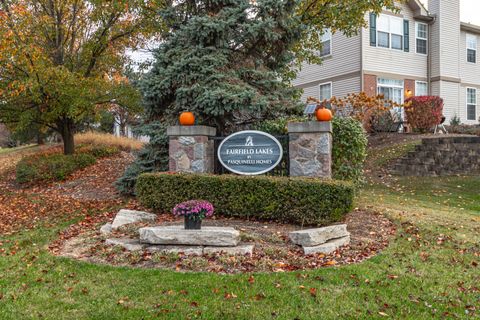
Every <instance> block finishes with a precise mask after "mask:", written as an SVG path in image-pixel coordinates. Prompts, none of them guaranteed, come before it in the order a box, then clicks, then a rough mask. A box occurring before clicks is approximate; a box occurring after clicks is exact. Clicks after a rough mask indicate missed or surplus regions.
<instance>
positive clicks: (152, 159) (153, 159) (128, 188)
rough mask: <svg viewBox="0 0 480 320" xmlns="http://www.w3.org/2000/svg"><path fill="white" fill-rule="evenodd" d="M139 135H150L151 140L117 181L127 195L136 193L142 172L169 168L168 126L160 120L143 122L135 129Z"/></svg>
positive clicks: (119, 187) (117, 184) (117, 185)
mask: <svg viewBox="0 0 480 320" xmlns="http://www.w3.org/2000/svg"><path fill="white" fill-rule="evenodd" d="M135 133H136V134H139V135H144V136H149V137H150V142H149V143H148V144H147V145H146V146H145V147H144V148H143V149H142V150H140V151H139V152H138V154H137V158H136V160H135V162H134V163H133V164H132V165H130V166H129V167H128V168H127V169H126V170H125V173H124V174H123V176H122V177H121V178H120V179H119V180H118V181H117V182H116V187H117V189H118V190H119V191H120V192H121V193H122V194H125V195H134V194H135V184H136V182H137V178H138V176H139V175H140V174H141V173H145V172H156V171H167V170H168V137H167V129H166V126H165V125H163V124H162V123H160V122H152V123H149V124H143V125H142V126H140V127H138V128H136V129H135Z"/></svg>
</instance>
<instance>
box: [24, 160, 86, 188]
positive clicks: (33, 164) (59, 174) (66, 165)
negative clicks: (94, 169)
mask: <svg viewBox="0 0 480 320" xmlns="http://www.w3.org/2000/svg"><path fill="white" fill-rule="evenodd" d="M94 163H95V157H94V156H92V155H90V154H86V153H79V154H73V155H63V154H58V153H55V154H48V155H39V156H32V157H28V158H24V159H22V160H21V161H20V162H19V163H18V164H17V170H16V179H17V182H18V183H30V182H38V181H52V180H53V181H58V180H65V179H66V178H67V177H68V176H69V175H70V174H72V173H73V172H75V171H77V170H79V169H82V168H85V167H88V166H90V165H92V164H94Z"/></svg>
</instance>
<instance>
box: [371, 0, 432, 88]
mask: <svg viewBox="0 0 480 320" xmlns="http://www.w3.org/2000/svg"><path fill="white" fill-rule="evenodd" d="M398 6H399V7H401V11H400V12H401V14H400V15H398V14H393V13H391V15H394V16H397V17H401V18H402V19H407V20H408V21H409V34H410V37H409V44H410V50H409V52H405V51H404V50H396V49H387V48H380V47H373V46H371V45H370V31H369V29H366V28H365V29H364V30H363V32H362V36H363V57H364V66H363V69H364V70H366V71H365V72H367V71H368V72H370V73H390V74H400V75H402V78H413V79H415V78H426V77H427V55H423V54H417V53H416V51H415V41H416V40H415V20H414V19H413V12H412V10H411V9H410V7H409V6H408V4H406V3H402V4H400V3H399V4H398ZM382 14H384V15H385V14H387V13H382ZM388 14H390V13H388ZM365 19H366V20H367V21H368V20H369V15H368V14H366V15H365ZM377 21H378V20H377ZM377 41H378V39H377Z"/></svg>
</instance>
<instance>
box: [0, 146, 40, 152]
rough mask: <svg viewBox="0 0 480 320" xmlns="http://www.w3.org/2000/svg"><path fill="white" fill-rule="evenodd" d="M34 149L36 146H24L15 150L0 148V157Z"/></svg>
mask: <svg viewBox="0 0 480 320" xmlns="http://www.w3.org/2000/svg"><path fill="white" fill-rule="evenodd" d="M35 147H38V145H36V144H29V145H25V146H20V147H16V148H0V155H6V154H10V153H15V152H17V151H20V150H28V149H33V148H35Z"/></svg>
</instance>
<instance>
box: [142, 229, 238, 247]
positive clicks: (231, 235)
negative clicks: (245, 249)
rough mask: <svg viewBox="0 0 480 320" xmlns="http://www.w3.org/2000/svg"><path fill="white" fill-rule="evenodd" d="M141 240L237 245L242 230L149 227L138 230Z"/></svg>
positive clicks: (175, 243) (166, 242)
mask: <svg viewBox="0 0 480 320" xmlns="http://www.w3.org/2000/svg"><path fill="white" fill-rule="evenodd" d="M138 231H139V233H140V242H142V243H148V244H164V245H165V244H170V245H194V246H214V247H235V246H236V245H237V244H238V243H239V242H240V232H239V231H237V230H235V229H234V228H222V227H203V228H202V229H201V230H185V229H184V227H183V226H161V227H147V228H141V229H139V230H138Z"/></svg>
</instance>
